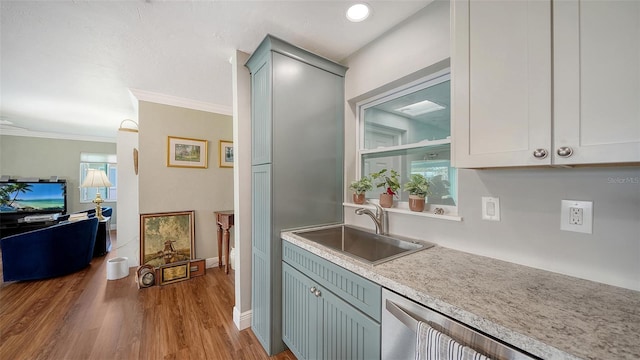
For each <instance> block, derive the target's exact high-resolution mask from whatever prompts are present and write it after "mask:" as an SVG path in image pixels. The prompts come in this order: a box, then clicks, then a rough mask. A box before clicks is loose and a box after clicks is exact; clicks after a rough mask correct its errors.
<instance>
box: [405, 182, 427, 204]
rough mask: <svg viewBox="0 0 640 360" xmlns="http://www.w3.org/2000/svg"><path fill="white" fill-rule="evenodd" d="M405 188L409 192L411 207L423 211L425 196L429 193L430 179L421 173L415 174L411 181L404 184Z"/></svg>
mask: <svg viewBox="0 0 640 360" xmlns="http://www.w3.org/2000/svg"><path fill="white" fill-rule="evenodd" d="M404 190H405V191H408V192H409V209H410V210H411V211H417V212H422V211H423V210H424V203H425V201H424V198H425V197H426V196H427V195H428V194H429V180H427V179H426V178H425V177H424V176H422V175H420V174H413V175H411V178H410V179H409V182H407V183H406V184H404Z"/></svg>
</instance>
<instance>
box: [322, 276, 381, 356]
mask: <svg viewBox="0 0 640 360" xmlns="http://www.w3.org/2000/svg"><path fill="white" fill-rule="evenodd" d="M320 291H321V292H322V293H321V294H320V297H321V298H322V323H323V324H324V327H323V330H322V346H321V351H322V353H321V354H320V355H321V356H320V358H322V359H335V360H339V359H345V360H370V359H379V358H380V324H378V323H377V322H375V321H373V320H372V319H371V318H369V317H368V316H366V315H364V314H363V313H361V312H360V311H358V310H356V309H355V308H354V307H353V306H351V305H349V304H348V303H347V302H345V301H344V300H342V299H341V298H339V297H337V296H336V295H334V294H333V293H331V292H330V291H328V290H325V289H324V288H320Z"/></svg>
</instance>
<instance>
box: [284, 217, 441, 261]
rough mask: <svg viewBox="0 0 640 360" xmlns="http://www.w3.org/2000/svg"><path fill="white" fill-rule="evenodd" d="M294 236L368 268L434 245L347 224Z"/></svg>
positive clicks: (304, 231)
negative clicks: (366, 265) (361, 263)
mask: <svg viewBox="0 0 640 360" xmlns="http://www.w3.org/2000/svg"><path fill="white" fill-rule="evenodd" d="M293 233H294V234H296V235H298V236H300V237H303V238H305V239H307V240H310V241H313V242H315V243H317V244H320V245H322V246H326V247H328V248H331V249H333V250H336V251H339V252H342V253H344V254H345V255H348V256H351V257H354V258H357V259H360V260H362V261H365V262H367V263H370V264H372V265H378V264H381V263H383V262H386V261H389V260H393V259H397V258H399V257H401V256H405V255H409V254H412V253H414V252H417V251H420V250H425V249H428V248H430V247H432V246H434V244H431V243H428V242H418V241H413V240H408V239H400V238H397V237H393V236H388V235H379V234H376V233H373V232H370V231H367V230H364V229H360V228H357V227H353V226H348V225H338V226H332V227H327V228H322V229H317V230H298V231H294V232H293Z"/></svg>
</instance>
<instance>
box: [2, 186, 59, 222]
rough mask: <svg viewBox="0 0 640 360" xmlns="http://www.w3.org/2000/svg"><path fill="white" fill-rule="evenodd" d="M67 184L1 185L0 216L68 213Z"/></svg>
mask: <svg viewBox="0 0 640 360" xmlns="http://www.w3.org/2000/svg"><path fill="white" fill-rule="evenodd" d="M66 211H67V183H66V182H64V181H63V182H12V181H10V182H3V183H0V214H12V213H13V214H51V213H63V214H64V213H66Z"/></svg>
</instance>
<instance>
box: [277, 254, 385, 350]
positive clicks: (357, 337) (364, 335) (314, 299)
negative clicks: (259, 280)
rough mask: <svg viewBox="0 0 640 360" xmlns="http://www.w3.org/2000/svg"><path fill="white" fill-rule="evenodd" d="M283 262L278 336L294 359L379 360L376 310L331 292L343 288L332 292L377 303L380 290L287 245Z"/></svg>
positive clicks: (379, 298)
mask: <svg viewBox="0 0 640 360" xmlns="http://www.w3.org/2000/svg"><path fill="white" fill-rule="evenodd" d="M283 259H284V262H283V265H282V284H283V287H282V288H283V297H282V305H283V306H282V324H283V333H282V334H283V340H284V342H285V344H287V346H289V348H290V349H291V351H292V352H293V353H294V355H295V356H296V357H297V358H298V359H336V360H338V359H345V360H347V359H348V360H357V359H362V360H372V359H379V358H380V331H381V329H380V322H379V321H380V319H379V315H380V308H379V307H378V309H377V311H374V312H371V311H369V309H368V308H367V306H364V309H363V308H359V307H358V306H357V305H355V306H354V301H353V298H351V299H349V300H350V301H347V300H346V299H344V298H342V297H341V296H338V295H337V294H336V293H334V292H333V291H331V290H330V288H332V287H333V288H334V289H335V285H338V289H343V290H339V291H336V292H337V293H343V295H344V293H347V292H353V293H354V294H357V295H356V296H357V297H360V298H362V299H364V298H366V301H365V302H370V303H376V304H380V301H381V287H380V286H379V285H375V284H373V283H372V282H370V281H369V280H366V279H364V278H361V277H359V276H358V275H355V274H353V273H351V272H350V271H348V270H345V269H343V268H341V267H339V266H337V265H335V264H332V263H329V262H327V261H326V260H324V259H321V258H319V257H317V256H316V255H313V254H311V253H309V252H307V251H306V250H304V249H301V248H299V247H297V246H295V245H292V244H289V243H287V242H285V243H284V244H283ZM309 269H313V270H309ZM318 274H327V275H328V276H327V277H323V276H318ZM358 303H362V302H360V301H356V302H355V304H358ZM363 310H364V311H363ZM365 312H369V313H370V315H371V314H372V315H374V316H375V315H378V319H373V318H372V317H370V316H369V315H368V314H366V313H365Z"/></svg>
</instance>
